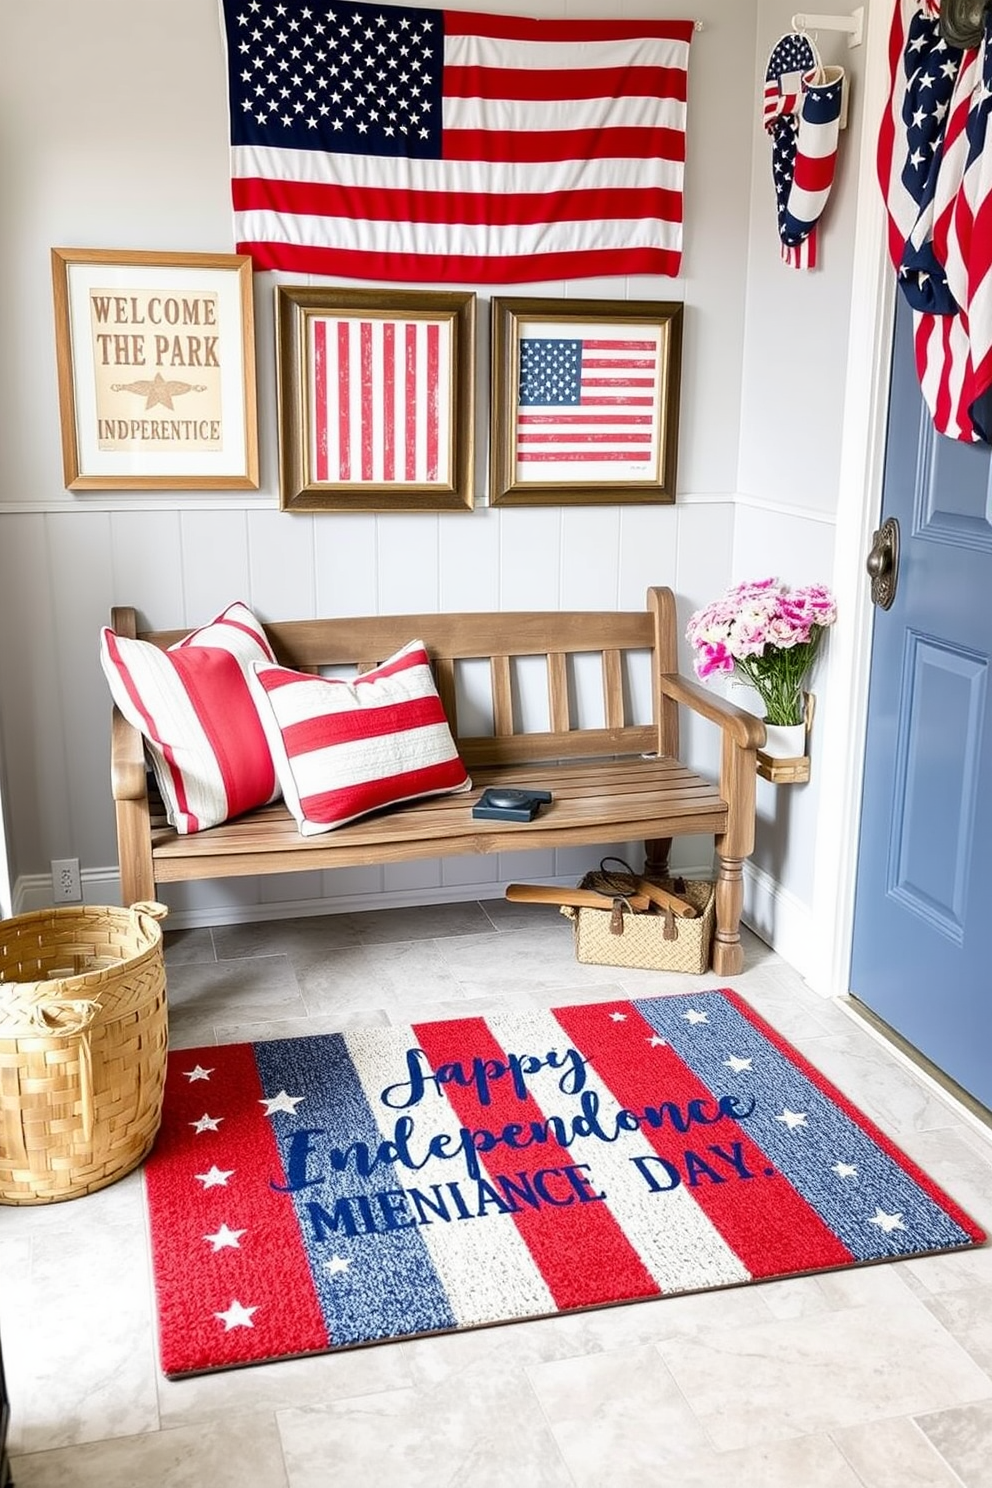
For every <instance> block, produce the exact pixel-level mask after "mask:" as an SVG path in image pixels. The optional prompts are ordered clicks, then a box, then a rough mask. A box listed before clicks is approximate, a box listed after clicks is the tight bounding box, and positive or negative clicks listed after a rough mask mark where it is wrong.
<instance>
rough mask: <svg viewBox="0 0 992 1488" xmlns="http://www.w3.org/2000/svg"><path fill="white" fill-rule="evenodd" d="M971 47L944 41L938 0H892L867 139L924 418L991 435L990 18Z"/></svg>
mask: <svg viewBox="0 0 992 1488" xmlns="http://www.w3.org/2000/svg"><path fill="white" fill-rule="evenodd" d="M984 24H985V34H984V36H983V39H982V41H981V44H980V45H979V46H978V47H974V48H968V49H964V50H963V49H962V48H960V47H956V46H953V45H952V44H951V43H950V42H948V41H946V40H945V39H944V37H943V36H942V34H941V28H940V5H939V0H896V4H895V8H894V12H893V17H892V26H891V30H890V36H889V66H890V90H889V102H888V107H887V109H886V112H885V114H884V116H883V119H882V125H881V129H880V132H879V143H878V177H879V183H880V185H881V189H882V193H883V196H884V198H885V205H886V212H887V216H888V242H889V255H890V258H891V259H892V263H893V265H894V267H895V269H896V271H897V275H898V283H899V287H900V290H901V292H902V293H903V294H904V295H905V296H906V299H907V301H908V302H909V304H910V305H911V306H912V310H913V335H914V350H915V357H916V370H917V374H918V376H919V380H920V387H921V389H922V392H923V397H924V400H925V402H926V405H927V408H928V409H929V411H930V414H931V416H932V418H933V422H934V427H935V428H936V429H937V431H938V432H939V433H941V434H945V435H947V436H948V437H949V438H952V439H958V440H962V441H964V442H967V443H973V442H976V441H978V440H984V441H985V442H986V443H992V156H990V152H989V150H988V149H987V148H986V146H987V143H988V131H989V111H990V108H992V19H990V17H989V14H988V13H986V17H985V22H984Z"/></svg>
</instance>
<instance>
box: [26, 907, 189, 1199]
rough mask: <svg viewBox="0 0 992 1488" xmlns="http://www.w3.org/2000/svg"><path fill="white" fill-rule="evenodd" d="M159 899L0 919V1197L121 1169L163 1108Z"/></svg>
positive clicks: (149, 1138)
mask: <svg viewBox="0 0 992 1488" xmlns="http://www.w3.org/2000/svg"><path fill="white" fill-rule="evenodd" d="M166 913H167V911H166V909H165V906H164V905H161V904H135V905H134V906H133V908H131V909H116V908H105V907H98V906H92V907H88V906H87V907H78V908H77V907H75V906H72V907H67V908H62V909H47V910H40V911H39V912H37V913H36V914H26V915H15V916H14V918H13V919H10V920H0V1204H43V1203H52V1202H55V1201H57V1200H59V1199H72V1198H76V1197H78V1196H79V1195H81V1194H86V1193H92V1192H93V1191H94V1190H95V1189H98V1188H103V1187H105V1186H106V1185H107V1184H108V1183H113V1182H114V1181H115V1180H116V1179H117V1178H123V1176H124V1174H125V1173H129V1172H130V1171H131V1169H132V1168H134V1167H136V1166H137V1165H138V1163H139V1162H140V1161H141V1160H142V1158H143V1157H144V1156H145V1155H146V1154H147V1152H148V1151H149V1149H150V1147H151V1145H152V1143H153V1142H154V1140H155V1136H156V1133H157V1132H158V1128H159V1122H160V1120H161V1116H162V1091H163V1086H164V1083H165V1059H166V1047H167V1041H168V1023H167V1009H166V994H165V961H164V957H163V953H162V931H161V929H160V928H159V924H158V921H159V920H160V919H163V918H164V917H165V915H166Z"/></svg>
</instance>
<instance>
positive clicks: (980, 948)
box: [851, 296, 992, 1107]
mask: <svg viewBox="0 0 992 1488" xmlns="http://www.w3.org/2000/svg"><path fill="white" fill-rule="evenodd" d="M899 301H900V303H899V306H898V310H897V315H896V335H895V346H894V350H893V364H892V390H891V394H890V401H889V423H888V440H887V450H886V463H885V481H884V488H883V511H882V516H883V518H887V517H895V518H896V519H897V521H898V523H899V529H900V539H901V541H900V547H901V555H900V564H899V573H898V581H897V588H896V595H895V600H894V602H893V604H892V607H891V609H889V610H887V611H885V610H881V609H879V610H877V611H876V614H875V628H874V640H873V646H872V659H871V687H870V693H869V705H868V733H867V744H866V755H865V776H864V795H863V799H862V806H861V835H860V847H859V857H858V878H857V887H856V904H855V918H854V945H853V956H852V965H851V990H852V991H853V992H854V994H855V995H856V996H857V997H858V998H859V999H860V1000H861V1001H862V1002H864V1003H865V1004H866V1006H867V1007H868V1008H870V1009H871V1010H872V1011H873V1012H875V1013H876V1014H877V1015H878V1016H879V1017H880V1018H882V1019H883V1020H884V1021H885V1022H886V1023H888V1024H889V1025H890V1026H891V1027H892V1028H894V1029H895V1030H896V1031H897V1032H898V1033H900V1034H901V1035H902V1036H903V1037H904V1038H906V1039H907V1040H908V1041H909V1042H910V1043H911V1044H912V1045H914V1046H915V1047H916V1048H917V1049H918V1050H920V1052H921V1053H923V1054H925V1055H926V1056H927V1057H928V1058H929V1059H931V1060H933V1061H934V1063H935V1064H936V1065H938V1066H939V1067H940V1069H942V1070H943V1071H944V1072H945V1073H946V1074H948V1075H949V1076H950V1077H951V1078H952V1079H953V1080H955V1081H956V1082H957V1083H958V1084H959V1085H961V1086H963V1087H964V1089H965V1090H967V1091H968V1092H970V1094H971V1095H973V1096H975V1097H976V1098H977V1099H978V1100H979V1101H981V1102H983V1104H985V1105H986V1106H989V1107H992V688H990V685H989V680H990V679H989V666H990V656H992V470H990V457H992V451H990V450H989V448H988V447H987V446H975V445H963V444H959V443H957V442H955V441H953V440H950V439H946V438H943V437H942V436H940V435H937V434H935V433H934V430H933V426H932V424H931V422H930V419H929V416H928V414H927V410H926V407H925V405H924V403H923V399H922V397H921V395H920V390H919V384H918V382H917V378H916V372H915V368H914V363H913V346H912V320H911V316H910V314H909V313H908V310H907V309H906V306H905V305H904V303H903V302H902V297H901V296H899ZM866 582H867V580H866Z"/></svg>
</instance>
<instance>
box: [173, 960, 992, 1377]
mask: <svg viewBox="0 0 992 1488" xmlns="http://www.w3.org/2000/svg"><path fill="white" fill-rule="evenodd" d="M145 1180H146V1190H147V1198H148V1205H149V1212H150V1222H151V1237H152V1250H153V1258H154V1270H155V1284H156V1290H157V1295H158V1304H159V1325H160V1342H161V1359H162V1367H163V1370H164V1371H165V1373H166V1374H168V1375H181V1374H184V1373H192V1372H197V1371H202V1370H208V1369H220V1368H226V1367H230V1366H232V1365H236V1364H246V1363H253V1362H258V1361H261V1360H266V1359H276V1358H281V1357H293V1356H297V1355H302V1354H309V1353H318V1352H326V1351H328V1350H333V1349H338V1348H347V1347H350V1346H353V1345H357V1344H363V1343H369V1342H373V1341H377V1340H386V1339H394V1338H404V1337H410V1336H414V1335H420V1334H424V1333H431V1332H438V1331H450V1330H453V1329H463V1328H471V1327H476V1326H480V1325H482V1324H489V1323H496V1322H501V1321H509V1320H511V1319H519V1318H529V1317H538V1316H544V1315H549V1314H553V1313H556V1312H564V1311H570V1310H576V1309H583V1308H588V1307H596V1306H601V1305H604V1304H607V1303H614V1302H630V1301H637V1300H641V1301H644V1300H649V1299H652V1298H659V1297H663V1296H666V1295H672V1294H677V1293H679V1292H685V1291H697V1290H701V1289H705V1288H712V1287H725V1286H733V1285H739V1284H742V1283H746V1282H749V1281H754V1280H757V1279H760V1278H769V1277H775V1276H788V1275H794V1274H798V1273H802V1272H811V1271H818V1270H823V1269H827V1268H835V1267H843V1266H852V1265H857V1264H860V1263H864V1262H870V1261H880V1260H893V1259H896V1258H898V1257H901V1256H913V1255H916V1256H918V1255H924V1254H927V1253H930V1252H934V1251H941V1250H954V1249H958V1248H963V1247H967V1246H970V1245H975V1244H978V1243H980V1242H981V1241H982V1240H983V1239H984V1235H983V1233H982V1231H981V1230H980V1229H978V1227H977V1226H976V1225H975V1224H974V1223H973V1222H972V1221H971V1220H970V1219H969V1218H968V1216H967V1215H966V1214H965V1213H964V1212H963V1211H962V1210H961V1209H960V1208H959V1207H958V1206H957V1205H956V1204H955V1203H954V1202H953V1200H951V1199H950V1198H948V1197H947V1195H945V1194H944V1193H943V1192H942V1191H941V1190H940V1189H939V1188H938V1187H937V1186H936V1184H934V1183H933V1181H932V1180H930V1179H929V1178H928V1177H927V1176H926V1175H925V1174H924V1173H923V1172H921V1171H920V1169H919V1168H917V1167H916V1165H915V1164H914V1163H913V1162H912V1161H911V1160H910V1159H909V1158H907V1157H906V1156H905V1155H904V1154H903V1153H901V1152H900V1151H899V1150H898V1149H897V1148H896V1147H895V1146H894V1145H893V1143H892V1142H891V1141H890V1140H889V1139H888V1138H887V1137H885V1136H884V1135H883V1133H881V1132H880V1131H879V1130H878V1129H877V1128H876V1127H875V1126H873V1125H872V1123H871V1122H870V1121H869V1120H868V1119H867V1118H866V1117H865V1116H864V1115H863V1114H862V1113H860V1112H859V1111H858V1110H857V1109H856V1108H855V1107H854V1106H853V1105H852V1104H851V1103H850V1102H849V1101H848V1100H847V1099H846V1098H845V1097H844V1096H843V1095H841V1094H840V1092H838V1091H837V1090H836V1089H835V1088H834V1087H833V1086H831V1085H830V1084H829V1082H827V1081H826V1080H825V1079H824V1078H823V1076H822V1075H820V1074H819V1073H818V1072H817V1071H816V1070H815V1069H813V1068H812V1066H810V1065H809V1064H808V1063H807V1062H806V1061H805V1060H804V1059H803V1058H802V1056H801V1055H799V1054H798V1053H797V1052H796V1051H795V1050H794V1049H792V1048H791V1047H790V1046H789V1045H788V1044H787V1043H786V1042H785V1041H784V1040H783V1039H782V1038H781V1037H780V1036H779V1035H777V1034H776V1033H775V1032H774V1031H773V1030H772V1029H771V1028H769V1027H768V1026H767V1025H766V1024H764V1023H763V1022H762V1020H761V1019H759V1018H758V1017H757V1016H756V1015H755V1014H754V1012H753V1011H752V1010H751V1009H750V1008H749V1007H748V1006H747V1004H746V1003H744V1002H743V1000H742V999H741V998H739V997H738V996H737V995H736V994H735V993H733V992H731V991H729V990H726V989H724V990H719V991H712V990H709V991H700V992H692V993H687V994H685V995H680V996H673V997H659V998H648V999H643V1000H637V1001H616V1002H608V1003H594V1004H587V1005H581V1006H572V1007H561V1008H556V1009H553V1010H540V1009H534V1010H530V1011H525V1012H501V1013H495V1014H492V1015H490V1016H488V1017H486V1018H481V1017H466V1018H460V1019H455V1020H451V1021H446V1022H429V1023H414V1024H411V1025H409V1026H406V1027H403V1026H387V1027H376V1028H368V1029H356V1030H352V1029H349V1030H347V1031H346V1032H344V1033H339V1034H331V1035H323V1036H314V1037H309V1038H300V1039H284V1040H275V1041H272V1042H267V1043H258V1044H254V1045H247V1044H240V1045H233V1046H227V1047H224V1046H221V1047H217V1046H212V1047H209V1048H203V1049H197V1050H186V1051H179V1052H177V1053H174V1054H172V1055H171V1056H170V1061H169V1073H168V1080H167V1087H166V1103H165V1115H164V1120H163V1125H162V1130H161V1133H160V1136H159V1139H158V1142H157V1144H156V1147H155V1150H154V1152H153V1154H152V1156H151V1158H150V1159H149V1161H148V1163H147V1166H146V1170H145Z"/></svg>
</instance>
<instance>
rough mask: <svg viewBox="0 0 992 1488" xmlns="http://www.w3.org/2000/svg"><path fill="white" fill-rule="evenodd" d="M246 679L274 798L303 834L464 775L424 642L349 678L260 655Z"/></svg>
mask: <svg viewBox="0 0 992 1488" xmlns="http://www.w3.org/2000/svg"><path fill="white" fill-rule="evenodd" d="M248 680H249V686H250V687H251V690H252V696H253V697H254V699H255V703H256V706H257V708H258V713H259V717H260V718H261V720H262V724H263V727H264V728H265V733H266V737H267V738H268V741H269V748H270V749H271V751H272V758H273V760H274V761H275V767H276V774H277V775H278V777H279V782H280V784H281V786H282V793H283V797H284V799H285V801H286V805H287V806H288V807H289V809H290V811H291V812H292V814H293V816H294V817H295V818H296V821H297V823H298V825H299V828H300V832H301V834H302V835H303V836H304V837H314V836H316V835H317V833H318V832H329V831H331V830H332V828H334V827H340V826H343V825H344V823H345V822H348V821H353V820H354V818H355V817H356V816H364V815H365V814H366V813H367V812H369V811H377V810H378V809H379V808H380V807H383V806H393V805H396V804H397V803H398V802H400V801H412V800H415V799H417V798H418V797H420V796H435V795H443V794H445V793H447V792H454V791H463V790H468V789H469V788H470V786H471V784H472V782H471V780H470V779H469V777H468V773H467V771H466V769H465V766H464V765H463V764H462V761H461V759H460V757H459V754H458V749H457V747H456V745H455V741H454V739H453V738H452V736H451V730H450V728H449V727H448V720H447V718H446V717H445V715H444V709H443V707H442V706H441V699H440V698H439V696H438V693H437V688H436V687H435V686H434V678H433V677H432V676H431V669H430V664H429V662H428V659H427V652H426V650H425V649H424V643H423V641H411V642H410V643H409V645H406V646H404V647H403V649H402V650H400V651H397V652H396V654H395V656H391V657H390V658H389V660H388V661H384V662H382V664H381V665H380V666H377V667H375V668H374V670H372V671H370V672H365V673H363V674H362V675H361V676H360V677H356V678H354V679H353V680H340V679H338V678H332V677H314V676H309V675H307V674H306V673H303V672H294V671H289V670H287V669H286V668H285V667H280V666H266V665H265V664H264V663H259V662H256V663H255V665H254V666H253V667H252V668H251V670H250V671H249V674H248Z"/></svg>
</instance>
